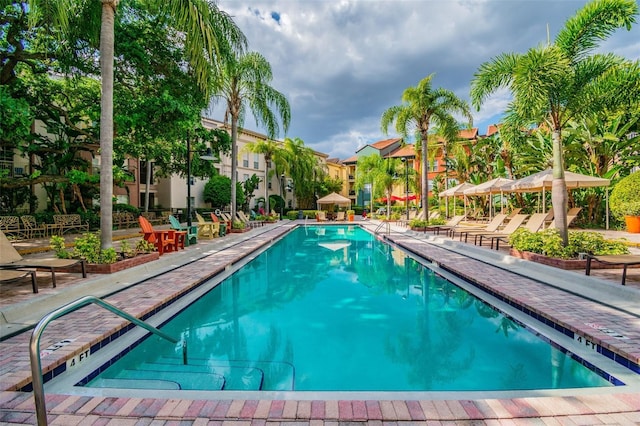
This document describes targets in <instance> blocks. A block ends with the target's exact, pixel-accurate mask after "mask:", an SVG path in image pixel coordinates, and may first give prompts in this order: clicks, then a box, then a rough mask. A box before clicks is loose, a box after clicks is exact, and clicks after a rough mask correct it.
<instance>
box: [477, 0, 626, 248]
mask: <svg viewBox="0 0 640 426" xmlns="http://www.w3.org/2000/svg"><path fill="white" fill-rule="evenodd" d="M637 13H638V4H637V3H636V1H635V0H595V1H593V2H591V3H589V4H587V5H586V6H585V7H584V8H583V9H581V10H580V11H578V12H577V13H576V15H575V16H573V17H572V18H570V19H569V20H568V21H567V22H566V24H565V26H564V28H563V29H562V30H561V31H560V33H558V35H557V37H556V39H555V42H554V43H553V44H550V43H549V44H547V45H543V46H539V47H534V48H531V49H529V50H528V51H527V52H526V53H524V54H518V53H503V54H501V55H499V56H497V57H496V58H494V59H492V60H491V61H489V62H486V63H484V64H482V65H481V66H480V68H479V70H478V71H477V72H476V74H475V77H474V79H473V81H472V83H471V100H472V103H473V105H474V106H475V107H476V108H478V109H479V108H480V106H481V105H482V103H483V101H484V100H485V99H486V98H487V97H488V96H489V95H490V94H491V93H493V92H495V91H496V90H497V89H499V88H502V87H507V88H509V89H510V90H511V93H512V95H513V100H512V102H511V103H510V105H509V107H508V110H507V116H506V120H505V124H506V125H509V126H511V127H512V128H524V127H528V126H529V125H531V124H542V123H544V124H545V126H547V127H548V128H549V129H550V131H551V133H552V139H553V184H552V189H551V200H552V204H553V212H554V217H555V218H556V226H557V228H558V230H559V231H560V233H561V235H562V239H563V242H564V244H565V245H567V244H568V229H567V200H568V194H567V185H566V182H565V180H564V159H563V146H562V129H563V128H564V127H565V125H566V124H567V123H568V122H569V121H570V120H572V119H576V118H579V117H582V116H584V115H585V114H589V113H590V112H593V111H596V110H600V109H604V108H606V107H607V105H608V104H610V103H611V102H618V101H619V100H620V99H621V98H624V93H623V91H621V90H620V88H621V85H619V84H616V79H617V78H618V76H617V71H616V70H617V69H620V68H621V66H622V65H623V63H624V60H623V58H620V57H618V56H615V55H613V54H593V55H591V54H590V53H591V52H592V51H593V49H595V48H596V47H597V46H598V42H599V41H600V40H604V39H605V38H606V37H607V36H609V35H610V34H611V33H612V32H613V31H615V30H616V29H618V28H622V27H626V28H627V29H630V27H631V25H632V24H633V23H634V22H635V16H636V15H637ZM636 78H637V76H636Z"/></svg>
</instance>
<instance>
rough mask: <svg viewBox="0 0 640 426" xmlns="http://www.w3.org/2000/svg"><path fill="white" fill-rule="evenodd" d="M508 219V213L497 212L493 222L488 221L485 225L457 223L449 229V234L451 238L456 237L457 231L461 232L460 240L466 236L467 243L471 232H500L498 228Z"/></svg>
mask: <svg viewBox="0 0 640 426" xmlns="http://www.w3.org/2000/svg"><path fill="white" fill-rule="evenodd" d="M506 219H507V215H506V214H497V215H495V216H494V217H493V219H492V220H491V222H489V223H487V224H486V225H485V226H478V225H463V224H460V225H457V226H454V227H453V228H451V229H450V230H449V235H450V237H451V238H455V236H456V232H458V233H459V234H460V241H462V237H463V236H464V242H465V243H466V242H467V240H468V238H469V234H470V233H473V232H498V229H500V227H501V226H502V224H503V223H504V221H505V220H506Z"/></svg>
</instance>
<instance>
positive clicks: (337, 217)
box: [336, 212, 346, 222]
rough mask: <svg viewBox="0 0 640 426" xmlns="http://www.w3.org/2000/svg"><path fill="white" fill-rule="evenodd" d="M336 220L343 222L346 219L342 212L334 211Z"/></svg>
mask: <svg viewBox="0 0 640 426" xmlns="http://www.w3.org/2000/svg"><path fill="white" fill-rule="evenodd" d="M336 220H337V221H340V222H344V221H345V220H346V218H345V214H344V212H338V213H336Z"/></svg>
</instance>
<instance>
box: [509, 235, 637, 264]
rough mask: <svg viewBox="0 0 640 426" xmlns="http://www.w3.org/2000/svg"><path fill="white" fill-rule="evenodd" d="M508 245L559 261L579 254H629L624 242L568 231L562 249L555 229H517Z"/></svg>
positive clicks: (560, 240) (573, 257)
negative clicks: (567, 237) (567, 239)
mask: <svg viewBox="0 0 640 426" xmlns="http://www.w3.org/2000/svg"><path fill="white" fill-rule="evenodd" d="M509 244H511V246H512V247H513V248H514V249H516V250H520V251H528V252H531V253H538V254H542V255H544V256H549V257H558V258H561V259H576V258H577V257H578V254H579V253H588V254H593V255H605V254H626V253H629V248H628V247H627V246H626V245H625V244H624V242H621V241H614V240H606V239H605V238H604V237H603V236H602V234H599V233H597V232H585V231H570V232H569V244H568V245H567V246H566V247H563V246H562V238H561V237H560V233H559V232H558V231H557V230H556V229H545V230H543V231H539V232H531V231H529V230H527V229H518V230H516V231H515V232H514V233H513V234H511V236H510V237H509Z"/></svg>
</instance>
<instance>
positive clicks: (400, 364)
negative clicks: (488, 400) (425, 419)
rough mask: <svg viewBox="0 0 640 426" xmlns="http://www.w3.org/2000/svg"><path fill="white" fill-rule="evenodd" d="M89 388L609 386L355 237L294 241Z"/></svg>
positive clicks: (411, 263)
mask: <svg viewBox="0 0 640 426" xmlns="http://www.w3.org/2000/svg"><path fill="white" fill-rule="evenodd" d="M162 330H163V331H165V332H167V333H168V334H170V335H181V336H183V337H184V338H185V339H186V340H187V342H188V348H189V351H188V352H189V362H188V365H186V366H185V365H181V364H182V360H181V351H180V347H178V346H174V345H171V344H169V343H166V342H165V341H162V340H159V339H158V338H156V337H149V338H147V339H146V340H145V341H143V342H142V343H141V344H140V345H138V346H137V347H135V348H134V349H132V350H131V351H130V352H129V353H127V354H126V355H125V356H124V357H123V358H122V359H120V360H119V361H117V362H116V363H114V365H112V366H111V367H110V368H108V369H107V370H105V371H104V372H103V373H102V374H101V375H100V376H98V377H97V378H95V379H94V380H92V381H91V382H90V383H89V384H88V386H93V387H118V388H127V387H131V388H156V389H197V390H283V391H286V390H297V391H401V390H402V391H444V390H461V391H462V390H486V391H488V390H516V389H519V390H522V389H554V388H575V387H593V386H610V385H611V384H609V383H608V382H607V381H606V380H605V379H603V378H602V377H600V376H599V375H597V374H595V373H594V372H592V371H591V370H589V369H587V368H585V367H584V366H583V365H582V364H580V363H579V362H577V361H576V360H574V359H573V358H572V357H571V356H570V355H569V354H566V353H564V352H563V351H562V350H560V349H557V348H556V347H554V345H551V344H549V343H548V342H547V341H545V340H544V339H542V338H540V337H539V336H536V335H534V334H533V333H532V332H530V331H528V330H527V329H525V328H524V327H523V326H522V325H521V324H519V323H518V322H516V321H514V320H512V319H510V318H508V317H506V316H505V315H503V314H501V313H500V312H499V311H497V310H495V309H494V308H492V307H491V306H489V305H487V304H486V303H484V302H483V301H481V300H479V299H477V298H476V297H474V296H472V295H471V294H470V293H468V292H467V291H465V290H463V289H461V288H460V287H458V286H456V285H454V284H452V283H451V282H449V281H447V280H445V279H443V278H441V277H439V276H438V275H436V274H434V273H433V272H432V271H431V270H430V269H429V268H427V267H424V266H423V265H421V264H420V263H418V262H417V261H415V260H414V259H412V258H411V257H409V256H407V255H406V254H405V253H404V252H403V251H401V250H398V249H395V248H393V247H391V246H389V245H387V244H384V243H382V242H380V241H378V240H377V239H375V238H374V237H373V236H372V235H371V234H369V233H367V232H366V231H364V230H362V229H360V228H359V227H354V226H327V227H306V228H298V229H296V230H294V231H293V232H292V233H290V234H289V235H287V236H286V237H285V238H283V239H282V240H280V241H278V242H277V243H275V244H274V245H273V246H272V247H270V248H269V249H268V250H266V251H265V252H263V253H262V254H260V255H259V256H258V257H256V258H255V259H254V260H253V261H251V262H250V263H248V264H247V265H245V266H244V267H243V268H242V269H241V270H239V271H237V272H236V273H234V274H233V275H232V276H230V277H229V278H228V279H226V280H225V281H223V282H222V283H220V285H218V286H216V287H215V288H213V289H212V290H211V291H209V292H208V293H207V294H206V295H205V296H204V297H202V298H200V299H199V300H197V301H196V302H195V303H193V304H192V305H191V306H189V307H188V308H187V309H186V310H184V311H183V312H181V313H180V314H179V315H177V316H176V317H175V318H173V319H172V320H171V321H170V322H169V323H167V324H166V325H165V326H164V327H162Z"/></svg>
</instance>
